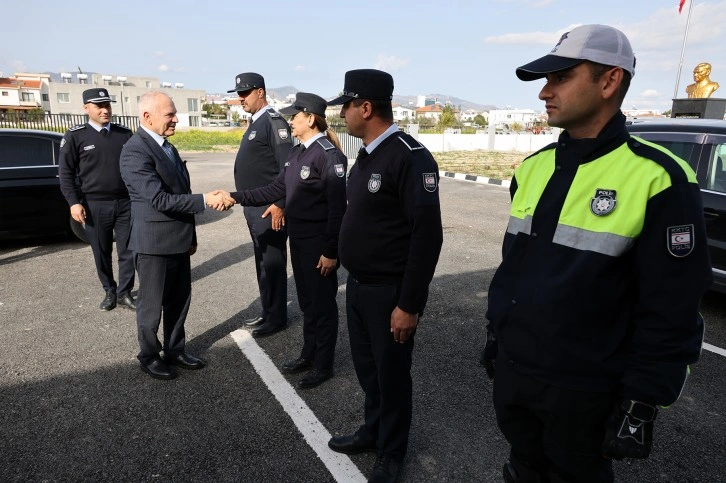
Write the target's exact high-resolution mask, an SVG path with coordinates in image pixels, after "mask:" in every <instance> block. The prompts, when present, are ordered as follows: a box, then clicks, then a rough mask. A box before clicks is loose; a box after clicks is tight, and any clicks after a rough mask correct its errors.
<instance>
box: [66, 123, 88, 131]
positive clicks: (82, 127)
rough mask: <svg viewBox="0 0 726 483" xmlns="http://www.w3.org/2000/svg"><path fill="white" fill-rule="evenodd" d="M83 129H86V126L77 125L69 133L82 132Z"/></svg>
mask: <svg viewBox="0 0 726 483" xmlns="http://www.w3.org/2000/svg"><path fill="white" fill-rule="evenodd" d="M81 129H86V124H76V125H75V126H73V127H72V128H70V129H69V131H80V130H81Z"/></svg>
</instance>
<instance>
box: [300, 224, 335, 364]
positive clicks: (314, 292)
mask: <svg viewBox="0 0 726 483" xmlns="http://www.w3.org/2000/svg"><path fill="white" fill-rule="evenodd" d="M325 246H326V240H325V236H324V235H318V236H313V237H305V238H296V237H290V262H291V263H292V273H293V274H294V276H295V288H296V289H297V300H298V303H299V304H300V310H302V313H303V340H304V342H303V349H302V352H301V353H300V357H302V358H303V359H307V360H310V361H313V367H314V368H316V369H320V370H322V371H332V370H333V358H334V356H335V344H336V342H337V340H338V304H337V302H336V301H335V296H336V294H337V293H338V272H337V270H335V271H333V273H331V274H329V275H328V276H325V277H324V276H323V275H322V274H321V273H320V269H319V268H316V266H317V264H318V262H319V261H320V256H321V255H322V253H323V250H324V249H325Z"/></svg>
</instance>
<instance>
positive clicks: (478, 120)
mask: <svg viewBox="0 0 726 483" xmlns="http://www.w3.org/2000/svg"><path fill="white" fill-rule="evenodd" d="M474 124H479V125H480V126H481V127H486V125H487V124H488V123H487V119H486V118H485V117H484V116H482V115H481V114H477V115H476V116H474Z"/></svg>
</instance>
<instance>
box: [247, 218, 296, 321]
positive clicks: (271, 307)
mask: <svg viewBox="0 0 726 483" xmlns="http://www.w3.org/2000/svg"><path fill="white" fill-rule="evenodd" d="M265 210H267V207H266V206H265V207H262V206H245V208H244V213H245V219H246V220H247V227H248V228H249V230H250V236H251V237H252V243H253V246H254V252H255V268H256V270H257V284H258V286H259V289H260V302H261V303H262V318H263V319H265V323H266V324H270V325H272V326H275V327H277V326H284V325H286V324H287V228H285V227H283V228H282V229H281V230H280V231H275V230H273V229H272V215H268V216H267V217H266V218H262V214H263V213H264V212H265Z"/></svg>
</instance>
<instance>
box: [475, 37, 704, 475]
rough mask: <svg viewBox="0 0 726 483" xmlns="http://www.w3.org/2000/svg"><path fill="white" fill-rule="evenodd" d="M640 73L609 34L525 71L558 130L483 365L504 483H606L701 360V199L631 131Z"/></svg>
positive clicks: (504, 277)
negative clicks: (633, 83)
mask: <svg viewBox="0 0 726 483" xmlns="http://www.w3.org/2000/svg"><path fill="white" fill-rule="evenodd" d="M634 73H635V56H634V55H633V51H632V49H631V47H630V43H629V41H628V39H627V38H626V37H625V35H624V34H623V33H622V32H620V31H619V30H616V29H614V28H612V27H608V26H604V25H583V26H580V27H577V28H575V29H573V30H571V31H570V32H567V33H565V34H564V35H562V37H561V38H560V40H559V42H558V43H557V45H556V46H555V47H554V48H553V49H552V51H551V52H550V53H549V54H548V55H545V56H544V57H542V58H539V59H537V60H535V61H533V62H530V63H529V64H526V65H524V66H522V67H519V68H518V69H517V71H516V74H517V77H519V79H521V80H524V81H532V80H536V79H541V78H544V79H545V85H544V87H543V88H542V90H541V91H540V94H539V98H540V99H542V100H543V101H544V102H545V109H546V111H547V115H548V122H549V124H550V125H551V126H556V127H560V128H562V129H564V131H563V132H562V134H561V135H560V137H559V139H558V140H557V142H556V143H553V144H551V145H549V146H547V147H545V148H543V149H542V150H540V151H539V152H537V153H535V154H533V155H532V156H530V157H529V158H527V159H525V160H524V162H523V163H522V164H521V165H520V166H519V167H518V168H517V170H516V171H515V174H514V178H513V180H512V184H511V188H510V193H511V198H512V204H511V213H510V218H509V224H508V227H507V231H506V234H505V237H504V243H503V247H502V263H501V265H500V266H499V268H498V269H497V271H496V273H495V275H494V278H493V279H492V282H491V284H490V287H489V306H488V311H487V319H488V320H489V324H488V326H487V328H488V336H487V343H486V347H485V349H484V353H483V356H482V362H483V363H484V365H485V367H486V369H487V373H488V374H489V377H491V378H494V407H495V410H496V415H497V423H498V425H499V428H500V429H501V431H502V433H504V436H505V437H506V438H507V441H508V442H509V443H510V445H511V452H510V457H509V461H507V462H506V464H505V465H504V479H505V481H508V482H548V481H549V482H588V483H595V482H611V481H613V478H614V475H613V469H612V459H622V458H646V457H648V454H649V453H650V449H651V445H652V439H653V422H654V420H655V418H656V415H657V414H658V409H657V407H658V406H668V405H670V404H672V403H673V402H675V400H676V399H677V398H678V395H679V394H680V392H681V389H682V388H683V385H684V383H685V380H686V375H687V374H688V370H689V369H688V365H689V364H692V363H694V362H696V360H697V359H698V357H699V354H700V350H701V343H702V340H703V329H704V327H703V320H702V318H701V317H700V315H699V313H698V309H699V304H700V299H701V296H702V294H703V293H704V292H705V291H706V290H707V288H708V286H709V285H710V283H711V268H710V262H709V258H708V252H707V244H706V235H705V229H704V221H703V208H702V204H701V199H700V192H699V188H698V184H697V182H696V178H695V175H694V173H693V171H692V170H691V168H690V167H689V166H688V164H686V162H684V161H683V160H682V159H680V158H678V157H676V156H675V155H673V154H672V153H671V152H669V151H667V150H666V149H664V148H662V147H660V146H657V145H655V144H652V143H649V142H647V141H644V140H642V139H638V138H634V137H631V136H630V135H629V134H628V132H627V130H626V128H625V116H624V115H623V114H622V112H621V111H620V106H621V105H622V102H623V99H624V97H625V94H626V92H627V90H628V87H629V85H630V80H631V78H632V76H633V75H634Z"/></svg>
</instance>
